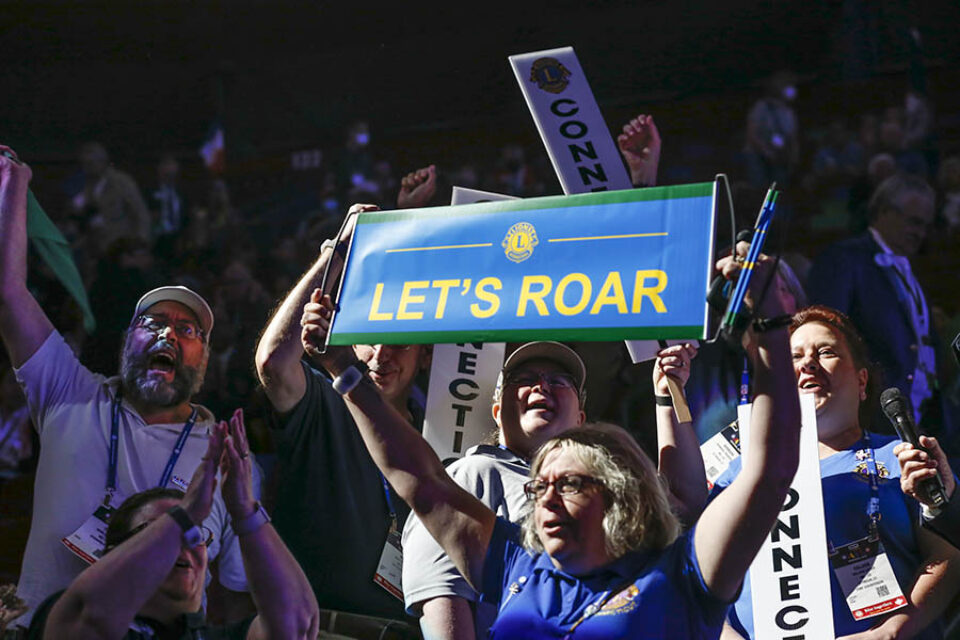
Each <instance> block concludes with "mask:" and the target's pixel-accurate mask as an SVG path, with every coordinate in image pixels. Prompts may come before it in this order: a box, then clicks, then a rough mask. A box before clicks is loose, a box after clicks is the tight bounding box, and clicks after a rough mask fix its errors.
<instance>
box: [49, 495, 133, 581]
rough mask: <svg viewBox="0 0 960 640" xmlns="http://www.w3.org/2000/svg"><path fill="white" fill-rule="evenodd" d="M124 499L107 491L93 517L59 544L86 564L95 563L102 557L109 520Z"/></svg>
mask: <svg viewBox="0 0 960 640" xmlns="http://www.w3.org/2000/svg"><path fill="white" fill-rule="evenodd" d="M124 499H125V498H124V496H123V495H121V494H120V493H119V492H118V491H108V492H107V495H105V496H104V498H103V502H102V503H101V504H100V506H98V507H97V510H96V511H94V512H93V515H92V516H90V517H89V518H87V519H86V521H85V522H84V523H83V524H82V525H80V527H79V528H77V530H76V531H74V532H73V533H71V534H70V535H68V536H65V537H63V538H61V539H60V542H62V543H63V545H64V546H65V547H66V548H67V549H69V550H70V551H71V552H72V553H73V554H74V555H75V556H77V557H78V558H80V559H81V560H83V561H84V562H86V563H87V564H93V563H95V562H96V561H97V560H99V559H100V558H101V557H103V553H104V546H105V545H106V537H107V526H108V525H109V524H110V518H111V517H113V512H114V511H116V510H117V507H119V506H120V505H121V504H122V503H123V501H124Z"/></svg>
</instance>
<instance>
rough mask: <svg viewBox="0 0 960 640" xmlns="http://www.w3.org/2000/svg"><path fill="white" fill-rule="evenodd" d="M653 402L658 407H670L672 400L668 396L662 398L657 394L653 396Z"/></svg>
mask: <svg viewBox="0 0 960 640" xmlns="http://www.w3.org/2000/svg"><path fill="white" fill-rule="evenodd" d="M653 401H654V402H655V403H656V404H657V406H658V407H672V406H673V398H671V397H670V396H662V395H660V394H659V393H655V394H654V395H653Z"/></svg>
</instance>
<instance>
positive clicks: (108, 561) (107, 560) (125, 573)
mask: <svg viewBox="0 0 960 640" xmlns="http://www.w3.org/2000/svg"><path fill="white" fill-rule="evenodd" d="M224 437H225V429H224V428H221V427H217V428H215V429H214V432H213V433H212V434H211V435H210V443H209V445H208V446H207V453H206V454H205V455H204V457H203V459H202V461H201V463H200V465H199V466H198V467H197V470H196V471H195V472H194V474H193V478H192V479H191V481H190V486H189V487H188V488H187V494H186V495H185V496H184V498H183V500H182V501H181V502H180V506H181V507H182V508H183V509H184V511H186V512H187V515H189V516H190V519H191V520H192V521H193V522H203V520H204V519H205V518H206V517H207V515H208V514H209V513H210V508H211V506H212V505H213V491H214V488H215V486H216V472H217V460H218V459H219V457H220V453H221V452H222V451H223V441H224ZM182 537H183V532H182V530H181V528H180V525H179V524H177V522H176V521H175V520H174V519H173V517H172V516H170V515H169V514H166V513H165V514H163V515H161V516H160V517H159V518H157V519H156V520H154V521H153V522H152V523H151V524H150V526H148V527H147V528H146V529H144V530H143V531H141V532H140V533H138V534H136V535H134V536H132V537H130V538H129V539H127V540H126V541H124V542H123V543H122V544H120V545H119V546H117V547H116V548H115V549H113V550H112V551H110V552H109V553H107V554H105V555H104V556H103V557H102V558H101V559H100V560H99V561H97V562H96V563H95V564H93V565H91V566H89V567H87V568H86V569H85V570H84V571H83V572H82V573H81V574H80V575H79V576H77V578H76V579H75V580H74V581H73V582H72V583H71V584H70V586H69V588H67V590H66V592H64V594H63V595H62V596H61V597H60V599H59V600H58V601H57V603H56V604H55V605H54V606H53V609H52V610H51V611H50V616H49V617H48V618H47V622H46V626H45V627H44V633H43V637H44V639H45V640H59V639H61V638H71V639H72V640H86V639H87V638H91V639H93V638H96V639H100V638H121V637H123V634H124V633H125V632H126V630H127V628H128V627H129V626H130V623H131V622H132V621H133V618H134V616H135V615H137V613H138V612H139V611H140V610H141V608H142V607H143V606H144V604H146V602H147V601H148V600H149V599H150V597H151V596H152V595H153V594H154V592H156V590H157V588H158V587H159V586H160V584H161V583H162V582H163V581H164V580H165V579H166V577H167V575H168V574H169V573H170V570H171V569H173V566H174V563H175V562H176V561H177V558H178V556H179V555H180V551H181V545H182Z"/></svg>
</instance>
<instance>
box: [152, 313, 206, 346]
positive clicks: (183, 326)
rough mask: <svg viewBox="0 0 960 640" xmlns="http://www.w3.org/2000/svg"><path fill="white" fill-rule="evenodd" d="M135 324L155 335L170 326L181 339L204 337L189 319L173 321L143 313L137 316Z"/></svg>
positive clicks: (201, 331)
mask: <svg viewBox="0 0 960 640" xmlns="http://www.w3.org/2000/svg"><path fill="white" fill-rule="evenodd" d="M136 325H137V326H138V327H140V328H141V329H144V330H145V331H149V332H150V333H154V334H157V335H159V334H161V333H162V332H163V330H164V329H166V328H167V327H172V328H173V331H174V333H176V334H177V337H179V338H182V339H183V340H202V339H203V337H204V333H203V329H201V328H200V327H198V326H197V325H196V323H194V322H190V321H189V320H177V321H176V322H174V321H172V320H171V319H170V318H168V317H166V316H154V315H150V314H147V313H144V314H142V315H141V316H140V317H139V318H137V323H136Z"/></svg>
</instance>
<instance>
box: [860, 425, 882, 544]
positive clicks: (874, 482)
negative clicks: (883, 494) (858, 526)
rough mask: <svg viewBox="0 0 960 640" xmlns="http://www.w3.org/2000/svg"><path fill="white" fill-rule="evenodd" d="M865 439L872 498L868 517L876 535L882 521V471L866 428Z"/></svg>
mask: <svg viewBox="0 0 960 640" xmlns="http://www.w3.org/2000/svg"><path fill="white" fill-rule="evenodd" d="M863 441H864V443H865V444H866V445H867V447H866V449H865V452H866V454H867V458H866V460H864V462H865V463H866V465H867V477H868V479H869V481H870V500H868V501H867V517H868V518H870V534H871V536H876V535H877V532H878V525H877V523H878V522H879V521H880V473H879V471H877V461H876V460H875V459H874V456H873V447H872V446H870V434H869V433H867V432H866V430H864V432H863Z"/></svg>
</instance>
